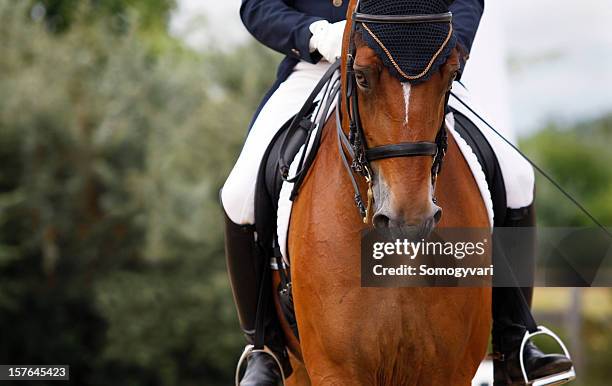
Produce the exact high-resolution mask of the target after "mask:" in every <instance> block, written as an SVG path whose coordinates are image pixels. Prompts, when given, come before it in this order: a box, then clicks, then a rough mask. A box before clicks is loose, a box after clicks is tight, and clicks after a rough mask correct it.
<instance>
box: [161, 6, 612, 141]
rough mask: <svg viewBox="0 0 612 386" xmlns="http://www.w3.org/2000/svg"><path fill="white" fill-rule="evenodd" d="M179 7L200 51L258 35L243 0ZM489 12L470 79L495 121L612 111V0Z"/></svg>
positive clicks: (527, 124)
mask: <svg viewBox="0 0 612 386" xmlns="http://www.w3.org/2000/svg"><path fill="white" fill-rule="evenodd" d="M178 4H179V5H178V8H177V10H176V11H175V12H174V15H173V17H172V21H171V28H172V31H173V33H174V34H176V35H177V36H180V37H182V38H183V39H184V40H185V41H186V42H188V44H189V45H191V46H192V47H194V48H197V49H201V50H205V49H206V47H207V46H208V47H209V46H211V45H214V46H217V47H218V46H220V45H221V46H222V47H226V48H231V47H233V46H235V45H236V44H240V43H242V42H245V41H247V39H252V37H250V35H249V34H248V32H247V31H246V30H245V28H244V26H243V25H242V23H241V22H240V18H239V15H238V9H239V7H240V0H224V1H212V0H178ZM485 4H487V3H485ZM485 9H486V10H485V15H484V17H483V21H482V24H481V29H480V31H479V35H477V37H476V42H475V47H474V49H473V50H472V54H473V55H472V56H477V58H475V59H474V62H473V63H472V64H473V65H472V66H471V67H470V63H469V62H468V70H467V71H466V83H468V82H469V83H471V84H467V86H468V88H470V86H472V87H473V88H470V89H471V90H472V91H473V92H474V94H477V96H478V98H476V99H477V100H478V101H479V102H482V103H481V105H482V107H483V108H484V109H485V110H486V111H488V112H490V113H491V114H492V116H494V117H499V119H497V120H495V119H494V121H495V122H499V123H500V124H502V125H506V126H510V127H511V128H512V131H514V132H516V133H518V134H519V135H524V134H528V133H530V132H532V131H534V130H536V129H538V128H541V127H542V126H543V125H544V124H546V123H547V122H549V121H557V122H560V123H566V122H569V123H571V122H577V121H581V120H584V119H589V118H593V117H597V116H600V115H603V114H606V113H610V112H612V30H610V28H609V24H610V22H609V21H610V20H612V5H610V2H609V1H607V0H581V1H569V0H537V1H533V0H512V1H503V2H502V1H499V0H496V1H495V2H490V4H488V6H487V5H485ZM485 23H486V24H485ZM485 35H486V36H485ZM487 37H489V39H487ZM477 47H480V50H479V51H480V55H477V54H476V52H477V51H476V50H478V48H477ZM483 52H484V53H486V55H484V54H482V53H483ZM490 53H494V54H495V58H492V57H491V56H492V55H490ZM487 55H488V58H487V57H486V56H487ZM478 57H479V58H478ZM479 59H482V60H480V62H481V63H480V65H479V64H478V63H476V62H477V61H478V60H479ZM468 72H469V75H468ZM468 78H469V79H468Z"/></svg>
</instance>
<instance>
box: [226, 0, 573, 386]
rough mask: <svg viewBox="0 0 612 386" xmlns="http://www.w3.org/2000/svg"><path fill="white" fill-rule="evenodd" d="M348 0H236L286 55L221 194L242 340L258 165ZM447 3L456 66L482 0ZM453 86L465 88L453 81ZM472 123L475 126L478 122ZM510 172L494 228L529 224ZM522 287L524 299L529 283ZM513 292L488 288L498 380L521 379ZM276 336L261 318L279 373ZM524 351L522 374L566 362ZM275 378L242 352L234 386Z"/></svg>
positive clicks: (253, 280) (257, 31) (259, 35)
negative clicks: (243, 364)
mask: <svg viewBox="0 0 612 386" xmlns="http://www.w3.org/2000/svg"><path fill="white" fill-rule="evenodd" d="M348 2H349V0H293V1H288V0H242V6H241V8H240V16H241V18H242V21H243V23H244V25H245V26H246V28H247V29H248V30H249V32H250V33H251V34H252V35H253V36H254V37H255V38H256V39H257V40H259V41H260V42H261V43H263V44H264V45H266V46H268V47H270V48H271V49H274V50H276V51H278V52H281V53H283V54H285V55H286V57H285V59H284V60H283V61H282V62H281V64H280V66H279V68H278V71H277V80H276V82H275V83H274V85H273V86H272V88H271V89H270V91H268V93H267V94H266V95H265V96H264V99H263V101H262V103H261V105H260V106H259V108H258V110H257V112H256V114H255V117H254V118H253V121H252V122H251V127H250V132H249V135H248V137H247V139H246V142H245V144H244V147H243V149H242V152H241V154H240V156H239V158H238V160H237V162H236V164H235V166H234V168H233V170H232V172H231V173H230V175H229V177H228V179H227V181H226V182H225V184H224V186H223V189H222V192H221V201H222V205H223V208H224V210H225V214H226V216H225V221H226V224H225V243H226V258H227V265H228V272H229V276H230V281H231V284H232V290H233V294H234V300H235V303H236V307H237V310H238V316H239V320H240V325H241V327H242V330H243V331H244V333H245V335H246V338H247V341H249V343H253V340H254V330H255V314H256V309H257V302H258V295H257V294H258V288H259V280H260V272H261V270H262V264H263V261H264V260H263V258H262V257H261V256H258V254H257V248H256V246H255V233H254V226H253V223H254V220H255V219H254V217H255V214H254V212H255V210H254V196H255V181H256V177H257V173H258V169H259V164H260V162H261V160H262V158H263V155H264V152H265V150H266V148H267V146H268V144H269V143H270V142H271V140H272V138H273V137H274V135H275V134H276V132H277V130H278V129H280V127H281V126H282V125H283V124H284V123H285V122H286V121H287V120H288V119H290V118H291V117H292V116H293V115H294V114H295V113H297V111H298V110H299V109H300V107H301V106H302V105H303V103H304V102H305V100H306V98H307V97H308V95H309V94H310V92H311V90H312V89H313V88H314V86H315V84H316V83H317V82H318V80H319V79H320V78H321V77H322V75H323V74H324V72H325V70H326V69H327V68H328V67H329V66H330V63H331V62H334V61H335V60H336V58H338V57H340V54H341V47H342V35H343V32H344V26H345V17H346V12H347V6H348ZM447 2H449V1H448V0H447ZM449 9H450V11H452V13H453V30H454V33H455V35H456V36H457V47H458V49H459V52H460V53H461V54H462V55H461V56H462V68H463V66H464V65H465V60H466V59H467V57H468V53H469V51H470V49H471V47H472V42H473V41H474V37H475V35H476V30H477V28H478V24H479V22H480V18H481V16H482V12H483V9H484V0H455V1H454V2H453V3H452V4H451V5H450V7H449ZM454 86H457V88H461V91H462V92H463V93H464V94H466V93H467V90H465V88H463V86H462V85H461V84H459V83H456V84H455V85H454ZM451 107H452V98H451ZM474 123H475V124H476V125H477V126H482V124H481V123H480V122H476V121H475V122H474ZM492 146H493V147H495V146H494V145H493V144H492ZM494 150H496V149H494ZM496 153H497V156H498V158H500V157H501V156H502V154H500V153H502V152H501V151H499V152H498V151H496ZM506 153H508V152H506ZM502 161H504V160H500V163H502ZM510 170H511V172H507V171H506V170H503V174H504V175H503V177H504V182H505V185H506V190H507V191H510V190H514V191H517V190H518V191H520V193H521V194H519V196H521V197H523V198H522V199H519V200H518V201H517V202H511V201H510V200H508V205H507V206H508V210H507V212H506V215H505V216H504V217H505V220H503V222H502V223H499V224H498V221H496V226H530V225H531V224H532V221H533V216H534V212H533V205H532V201H533V184H534V176H533V170H532V169H531V167H530V166H529V165H528V164H526V162H524V161H522V160H519V161H513V167H512V168H511V169H510ZM510 173H512V175H510ZM515 196H516V194H515ZM522 290H523V294H524V296H525V298H526V299H527V302H528V303H530V302H531V297H532V293H533V288H522ZM516 296H517V293H516V291H515V292H512V291H511V290H509V289H507V288H494V289H493V319H494V322H493V344H494V350H495V351H497V352H499V353H501V354H503V355H502V356H503V358H505V359H504V360H503V362H498V363H497V366H496V378H498V377H500V379H501V378H511V379H513V380H514V379H521V378H522V375H521V370H520V366H519V359H518V356H519V346H520V343H521V340H522V338H523V335H524V333H525V330H526V329H525V327H524V325H525V323H524V322H523V321H522V320H521V316H520V312H516V310H513V309H512V307H509V306H508V304H513V297H516ZM281 335H282V334H281V333H280V331H279V328H278V326H277V324H276V321H275V319H274V318H273V317H270V318H269V320H266V328H265V343H266V345H267V346H268V347H270V348H271V349H272V350H273V351H274V353H275V354H276V356H277V357H278V359H279V360H280V362H281V363H282V364H283V368H284V370H285V374H288V373H289V372H290V371H291V369H290V366H289V364H288V357H287V352H286V350H285V347H284V342H283V338H282V337H281ZM524 357H525V363H526V369H527V372H528V375H529V378H530V379H533V378H540V377H542V376H546V375H552V374H556V373H559V372H562V371H565V370H568V369H569V368H570V367H571V361H570V360H569V359H568V358H567V357H565V356H562V355H557V354H551V355H546V354H544V353H542V352H541V351H540V350H539V349H538V348H537V347H536V346H535V345H533V343H530V344H528V345H527V346H526V349H525V353H524ZM279 378H280V372H279V369H278V368H277V366H276V364H275V361H274V359H273V358H272V357H271V356H269V355H267V354H263V353H258V352H256V353H253V354H252V355H251V356H250V357H249V358H248V361H247V370H246V373H245V375H244V377H243V379H242V381H241V385H276V384H277V382H278V380H279Z"/></svg>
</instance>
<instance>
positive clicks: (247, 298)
mask: <svg viewBox="0 0 612 386" xmlns="http://www.w3.org/2000/svg"><path fill="white" fill-rule="evenodd" d="M224 215H225V216H224V217H225V256H226V262H227V271H228V274H229V278H230V282H231V286H232V293H233V295H234V302H235V304H236V309H237V311H238V319H239V321H240V327H241V328H242V331H243V332H244V334H245V337H246V340H247V342H248V343H249V344H254V339H255V325H256V324H255V319H256V314H257V304H258V299H259V288H260V284H261V280H268V282H270V281H269V278H265V277H264V275H265V274H266V272H268V271H267V270H265V264H268V263H269V262H268V261H266V259H265V256H263V254H262V253H259V247H258V245H257V243H256V241H255V227H254V226H253V225H238V224H235V223H234V222H232V221H231V220H230V219H229V217H228V216H227V214H224ZM268 274H269V272H268ZM266 296H272V289H271V287H270V292H269V293H268V294H267V295H266ZM265 303H266V304H267V305H268V307H266V309H265V310H263V312H264V314H263V315H264V326H265V329H264V331H265V332H264V343H265V345H266V346H267V347H268V348H270V349H271V350H272V352H273V353H274V355H275V356H276V358H277V359H278V360H279V362H280V363H281V365H282V367H283V371H284V374H285V376H286V377H287V376H289V374H291V371H292V369H291V364H290V363H289V356H288V354H287V350H286V348H285V343H284V340H283V337H282V334H281V332H280V327H279V326H278V322H277V319H276V314H275V310H274V307H272V301H267V302H265ZM279 384H282V377H281V372H280V369H279V367H278V366H277V364H276V360H275V359H274V358H273V357H272V356H271V355H269V354H267V353H262V352H254V353H252V354H251V355H250V356H248V358H247V368H246V371H245V373H244V376H243V377H242V380H241V381H240V385H241V386H277V385H279Z"/></svg>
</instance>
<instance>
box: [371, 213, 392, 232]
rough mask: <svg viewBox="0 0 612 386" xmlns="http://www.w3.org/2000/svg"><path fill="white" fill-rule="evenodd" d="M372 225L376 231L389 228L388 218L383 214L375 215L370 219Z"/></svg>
mask: <svg viewBox="0 0 612 386" xmlns="http://www.w3.org/2000/svg"><path fill="white" fill-rule="evenodd" d="M372 224H374V228H376V229H383V228H389V217H387V216H385V215H384V214H375V215H374V217H373V218H372Z"/></svg>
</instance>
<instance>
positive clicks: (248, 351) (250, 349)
mask: <svg viewBox="0 0 612 386" xmlns="http://www.w3.org/2000/svg"><path fill="white" fill-rule="evenodd" d="M256 352H262V353H264V354H268V355H270V356H271V357H272V359H274V362H276V366H278V368H279V370H280V374H281V379H282V381H283V386H284V385H285V372H284V371H283V366H282V365H281V362H280V360H278V358H277V357H276V354H274V352H273V351H272V350H270V348H269V347H268V346H265V345H264V346H263V349H256V348H255V346H254V345H252V344H247V345H246V346H245V347H244V351H243V352H242V355H240V359H238V364H237V365H236V374H235V377H234V383H235V385H236V386H240V368H241V367H242V363H243V362H244V361H245V360H246V359H247V358H248V357H249V356H250V355H251V354H253V353H256Z"/></svg>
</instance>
